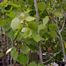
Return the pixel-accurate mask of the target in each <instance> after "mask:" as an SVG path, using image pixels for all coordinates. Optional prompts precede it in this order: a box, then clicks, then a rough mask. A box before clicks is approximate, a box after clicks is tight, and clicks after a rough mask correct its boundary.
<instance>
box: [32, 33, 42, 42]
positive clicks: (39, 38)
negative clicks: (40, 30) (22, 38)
mask: <svg viewBox="0 0 66 66" xmlns="http://www.w3.org/2000/svg"><path fill="white" fill-rule="evenodd" d="M32 38H33V39H34V40H35V41H36V42H39V41H40V40H42V37H41V36H40V35H39V34H35V33H34V34H32Z"/></svg>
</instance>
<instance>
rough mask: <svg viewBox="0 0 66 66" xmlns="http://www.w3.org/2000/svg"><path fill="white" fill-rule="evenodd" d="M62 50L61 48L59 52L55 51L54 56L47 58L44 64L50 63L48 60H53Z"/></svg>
mask: <svg viewBox="0 0 66 66" xmlns="http://www.w3.org/2000/svg"><path fill="white" fill-rule="evenodd" d="M60 52H61V50H60V51H58V52H56V53H54V54H53V56H52V57H51V58H50V59H49V60H47V61H45V62H43V63H44V64H46V63H48V62H49V61H51V60H52V59H53V58H54V57H55V56H57V55H58V54H59V53H60Z"/></svg>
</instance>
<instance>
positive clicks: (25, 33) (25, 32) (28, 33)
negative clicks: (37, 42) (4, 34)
mask: <svg viewBox="0 0 66 66" xmlns="http://www.w3.org/2000/svg"><path fill="white" fill-rule="evenodd" d="M21 32H22V34H23V37H24V38H27V37H31V35H32V31H31V30H30V28H28V27H23V28H22V31H21Z"/></svg>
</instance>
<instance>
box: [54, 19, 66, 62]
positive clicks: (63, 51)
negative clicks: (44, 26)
mask: <svg viewBox="0 0 66 66" xmlns="http://www.w3.org/2000/svg"><path fill="white" fill-rule="evenodd" d="M54 21H55V22H56V26H57V33H58V39H59V40H60V44H61V48H62V53H63V56H64V60H65V62H66V56H65V48H64V42H63V38H62V35H61V31H62V30H63V28H64V24H65V23H64V24H63V25H62V28H61V31H60V29H59V26H58V23H57V19H56V20H54Z"/></svg>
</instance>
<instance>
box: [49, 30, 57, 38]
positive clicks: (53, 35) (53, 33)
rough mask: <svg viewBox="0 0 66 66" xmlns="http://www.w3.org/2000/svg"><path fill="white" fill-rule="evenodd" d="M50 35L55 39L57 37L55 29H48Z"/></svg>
mask: <svg viewBox="0 0 66 66" xmlns="http://www.w3.org/2000/svg"><path fill="white" fill-rule="evenodd" d="M50 36H51V37H52V38H53V39H55V38H56V37H57V33H56V31H50Z"/></svg>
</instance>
